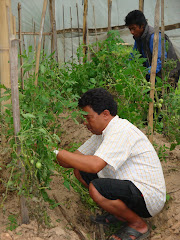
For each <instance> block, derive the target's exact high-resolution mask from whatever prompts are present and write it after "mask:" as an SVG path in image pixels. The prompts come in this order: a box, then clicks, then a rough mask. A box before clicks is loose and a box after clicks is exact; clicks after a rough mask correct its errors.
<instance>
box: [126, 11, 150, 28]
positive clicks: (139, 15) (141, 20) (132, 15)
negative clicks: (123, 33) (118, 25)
mask: <svg viewBox="0 0 180 240" xmlns="http://www.w3.org/2000/svg"><path fill="white" fill-rule="evenodd" d="M124 21H125V25H126V26H129V25H131V24H136V25H139V26H142V25H144V27H145V26H146V24H147V20H146V18H145V16H144V14H143V12H141V11H140V10H134V11H132V12H129V13H128V15H127V16H126V17H125V19H124Z"/></svg>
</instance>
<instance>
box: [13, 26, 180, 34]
mask: <svg viewBox="0 0 180 240" xmlns="http://www.w3.org/2000/svg"><path fill="white" fill-rule="evenodd" d="M124 28H126V26H125V25H121V26H114V27H111V29H112V30H121V29H124ZM178 28H180V23H175V24H171V25H167V26H165V31H169V30H174V29H178ZM71 31H72V32H77V33H78V32H79V33H83V29H82V28H79V29H78V28H72V29H71V28H67V29H62V30H57V31H56V32H57V34H64V33H71ZM88 31H89V33H94V34H95V33H96V32H97V33H102V32H107V31H108V28H107V27H106V28H96V30H95V29H94V28H89V29H88ZM16 34H19V32H16ZM21 34H22V35H39V32H21ZM51 34H52V32H44V33H43V35H47V36H49V35H51Z"/></svg>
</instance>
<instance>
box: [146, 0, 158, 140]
mask: <svg viewBox="0 0 180 240" xmlns="http://www.w3.org/2000/svg"><path fill="white" fill-rule="evenodd" d="M159 10H160V0H157V2H156V8H155V17H154V30H155V32H154V41H153V54H152V64H151V74H150V82H151V91H150V98H151V99H152V102H150V103H149V113H148V126H149V133H148V135H149V136H148V137H149V140H150V142H151V143H152V142H153V106H154V103H153V101H154V88H155V77H156V67H157V57H158V43H159Z"/></svg>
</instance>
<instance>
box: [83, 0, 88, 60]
mask: <svg viewBox="0 0 180 240" xmlns="http://www.w3.org/2000/svg"><path fill="white" fill-rule="evenodd" d="M87 11H88V0H84V13H83V44H84V46H83V54H84V57H85V56H86V52H87V46H86V45H87V43H86V40H87Z"/></svg>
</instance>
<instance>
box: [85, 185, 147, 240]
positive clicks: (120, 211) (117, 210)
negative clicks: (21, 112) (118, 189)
mask: <svg viewBox="0 0 180 240" xmlns="http://www.w3.org/2000/svg"><path fill="white" fill-rule="evenodd" d="M89 193H90V196H91V198H92V199H93V200H94V201H95V202H96V203H97V204H98V205H99V206H100V207H101V208H103V209H104V210H106V211H107V212H109V213H111V214H113V215H114V216H116V217H117V218H118V219H120V220H122V219H124V220H125V221H126V222H127V224H128V226H129V227H131V228H134V229H135V230H137V231H138V232H140V233H146V232H147V230H148V226H147V224H146V222H145V221H144V220H143V219H142V218H141V217H139V216H138V215H137V214H136V213H135V212H133V211H132V210H131V209H129V208H128V207H127V206H126V204H125V203H124V202H123V201H121V200H119V199H116V200H109V199H107V198H105V197H103V196H102V195H101V194H100V193H99V192H98V191H97V189H96V188H95V187H94V185H93V184H92V183H90V184H89ZM131 238H132V239H135V237H134V236H131ZM117 239H118V238H117Z"/></svg>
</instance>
